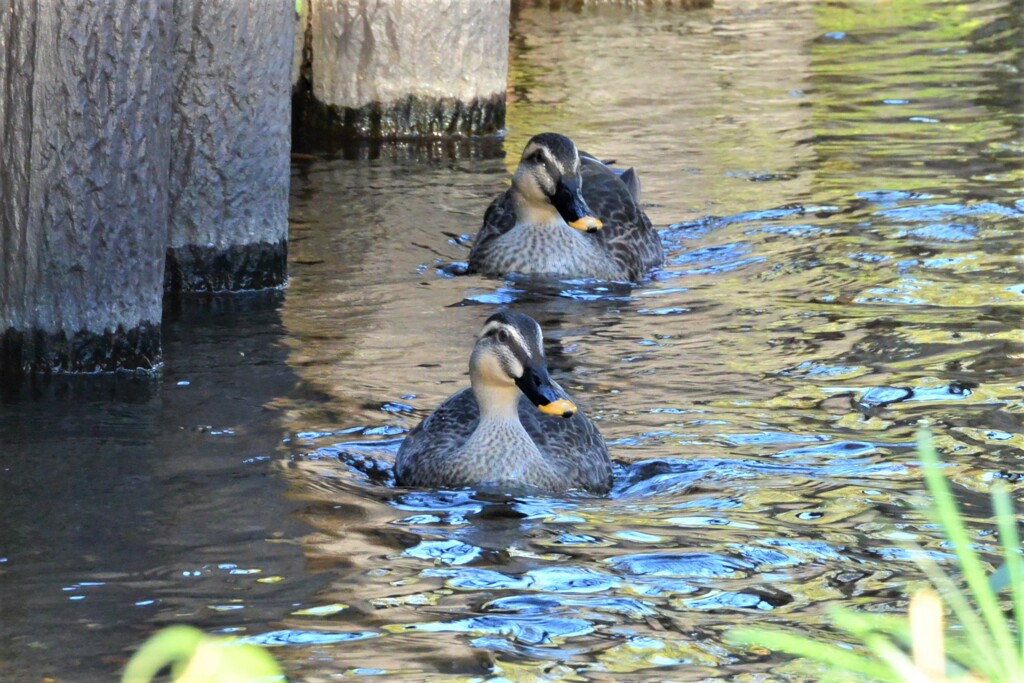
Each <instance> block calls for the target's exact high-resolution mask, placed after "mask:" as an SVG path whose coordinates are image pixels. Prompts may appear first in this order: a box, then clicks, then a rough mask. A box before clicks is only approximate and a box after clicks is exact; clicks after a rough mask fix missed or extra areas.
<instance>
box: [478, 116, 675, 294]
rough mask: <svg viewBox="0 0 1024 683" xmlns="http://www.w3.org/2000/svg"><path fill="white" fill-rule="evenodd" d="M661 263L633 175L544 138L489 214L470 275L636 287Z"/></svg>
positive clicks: (537, 139)
mask: <svg viewBox="0 0 1024 683" xmlns="http://www.w3.org/2000/svg"><path fill="white" fill-rule="evenodd" d="M664 260H665V255H664V250H663V248H662V245H661V239H660V238H659V237H658V233H657V231H655V230H654V228H653V227H652V226H651V221H650V219H649V218H647V214H645V213H644V211H643V209H641V208H640V183H639V179H638V178H637V175H636V172H635V171H633V169H628V170H627V171H625V172H624V173H622V174H621V175H620V174H617V173H615V172H614V171H613V170H612V169H610V168H609V167H608V166H607V165H605V164H604V163H602V162H601V161H599V160H598V159H596V158H595V157H593V156H591V155H589V154H586V153H580V152H579V151H578V150H577V149H576V144H575V143H574V142H573V141H572V140H570V139H569V138H567V137H565V136H564V135H559V134H558V133H541V134H540V135H535V136H534V137H533V138H531V139H530V141H529V142H528V143H526V148H525V149H524V150H523V156H522V159H521V160H520V162H519V167H518V168H517V169H516V172H515V174H514V175H513V176H512V187H510V188H509V189H508V190H506V191H505V192H504V194H502V195H501V196H500V197H498V198H497V199H495V200H494V201H493V202H492V203H491V205H490V207H488V209H487V212H486V213H485V214H484V224H483V227H481V228H480V232H478V233H477V236H476V240H475V241H474V243H473V249H472V251H471V252H470V254H469V271H470V272H479V273H484V274H486V275H504V274H507V273H513V272H514V273H549V274H556V275H561V276H563V277H592V278H599V279H602V280H628V281H633V282H635V281H637V280H639V279H640V278H642V277H643V276H644V275H646V274H647V272H648V271H649V270H650V269H651V268H654V267H655V266H658V265H660V264H661V263H662V262H663V261H664Z"/></svg>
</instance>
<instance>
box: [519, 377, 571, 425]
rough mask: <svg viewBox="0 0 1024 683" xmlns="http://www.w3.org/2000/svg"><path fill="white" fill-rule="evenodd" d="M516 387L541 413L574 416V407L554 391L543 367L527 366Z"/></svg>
mask: <svg viewBox="0 0 1024 683" xmlns="http://www.w3.org/2000/svg"><path fill="white" fill-rule="evenodd" d="M516 386H518V387H519V390H520V391H522V392H523V393H524V394H526V398H528V399H530V402H531V403H533V405H535V406H537V409H538V410H540V412H542V413H546V414H547V415H560V416H562V417H566V418H568V417H572V416H573V415H575V414H576V406H575V405H574V404H573V402H572V401H570V400H569V399H567V398H564V397H562V396H561V395H560V394H559V393H558V392H557V391H555V385H554V384H553V383H552V382H551V377H550V376H549V375H548V371H547V369H546V368H544V367H543V366H541V367H537V366H528V367H527V368H526V369H525V370H524V371H523V376H522V377H520V378H519V379H517V380H516Z"/></svg>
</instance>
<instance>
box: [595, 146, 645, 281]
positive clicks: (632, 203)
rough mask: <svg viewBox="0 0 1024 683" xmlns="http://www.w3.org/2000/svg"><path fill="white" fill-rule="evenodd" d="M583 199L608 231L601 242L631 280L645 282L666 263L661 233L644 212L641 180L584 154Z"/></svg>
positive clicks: (600, 236) (600, 235) (601, 234)
mask: <svg viewBox="0 0 1024 683" xmlns="http://www.w3.org/2000/svg"><path fill="white" fill-rule="evenodd" d="M580 173H581V175H582V176H583V198H584V199H585V200H586V202H587V204H588V205H589V206H590V209H591V211H593V212H594V214H595V215H596V216H597V217H598V218H600V219H601V222H602V223H603V224H604V227H603V228H602V229H601V230H599V231H598V232H597V234H596V235H595V237H596V238H597V239H600V240H601V242H602V243H603V244H604V245H605V247H606V248H607V250H608V252H609V254H611V256H612V258H613V259H614V260H615V262H616V263H618V264H619V265H620V266H622V268H623V270H625V271H626V273H627V276H628V278H629V279H630V280H633V281H636V280H639V279H641V278H642V277H643V276H644V275H646V274H647V272H648V271H649V270H650V269H651V268H654V267H656V266H659V265H661V264H662V263H663V262H664V260H665V249H664V247H663V246H662V244H661V238H660V237H659V236H658V231H657V230H655V229H654V226H653V225H651V220H650V219H649V218H648V217H647V214H646V213H644V210H643V209H642V208H640V203H639V197H640V178H639V177H638V176H637V174H636V171H634V170H633V169H628V170H627V171H626V172H625V173H623V174H622V175H619V174H617V173H615V171H613V170H612V169H611V168H609V167H608V166H607V165H605V164H604V163H602V162H601V161H600V160H598V159H596V158H595V157H593V156H591V155H589V154H586V153H581V154H580ZM624 179H625V180H624Z"/></svg>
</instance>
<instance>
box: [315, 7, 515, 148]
mask: <svg viewBox="0 0 1024 683" xmlns="http://www.w3.org/2000/svg"><path fill="white" fill-rule="evenodd" d="M308 3H309V4H308V5H307V7H308V14H307V16H306V22H305V32H306V36H305V40H304V46H305V51H304V60H303V64H302V67H301V68H300V69H299V70H298V74H297V75H298V83H297V84H296V88H297V92H296V98H295V106H296V113H295V116H296V119H295V121H296V123H295V125H296V133H297V136H298V137H299V138H307V139H308V138H309V137H311V136H315V135H319V134H327V135H334V136H338V137H341V138H369V139H381V138H411V137H449V136H454V135H488V134H494V133H496V132H497V131H499V130H500V129H501V128H502V126H503V125H504V120H505V87H506V80H507V76H508V27H509V0H432V1H425V0H308Z"/></svg>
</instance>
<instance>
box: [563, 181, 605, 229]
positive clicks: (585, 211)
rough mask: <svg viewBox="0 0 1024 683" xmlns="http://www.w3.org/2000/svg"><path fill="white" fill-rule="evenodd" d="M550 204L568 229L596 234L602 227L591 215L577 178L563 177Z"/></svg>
mask: <svg viewBox="0 0 1024 683" xmlns="http://www.w3.org/2000/svg"><path fill="white" fill-rule="evenodd" d="M551 203H552V204H554V206H555V208H556V209H557V210H558V213H560V214H561V215H562V218H564V219H565V222H566V223H568V224H569V227H570V228H576V229H577V230H582V231H583V232H597V231H598V230H600V229H601V228H602V227H603V226H602V225H601V221H599V220H598V219H597V218H596V217H595V216H594V215H593V212H592V211H591V210H590V207H589V206H587V202H586V200H584V199H583V186H582V184H581V183H580V179H579V176H577V177H575V178H565V177H563V178H562V179H561V180H559V181H558V187H557V188H556V189H555V196H554V197H552V198H551Z"/></svg>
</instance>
